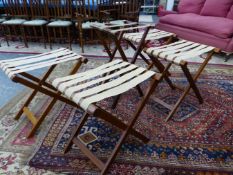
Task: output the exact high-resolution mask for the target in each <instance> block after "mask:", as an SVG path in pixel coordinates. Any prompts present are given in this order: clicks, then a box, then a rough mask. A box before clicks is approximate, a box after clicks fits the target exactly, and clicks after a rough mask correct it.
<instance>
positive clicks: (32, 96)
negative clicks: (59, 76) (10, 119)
mask: <svg viewBox="0 0 233 175" xmlns="http://www.w3.org/2000/svg"><path fill="white" fill-rule="evenodd" d="M55 67H56V66H51V67H50V68H49V70H48V71H47V72H46V73H45V75H44V76H43V78H42V79H41V80H40V81H39V83H38V86H41V85H42V84H43V83H44V82H45V81H46V79H47V78H48V77H49V75H50V74H51V73H52V71H53V70H54V68H55ZM37 92H38V90H37V89H35V90H34V91H33V92H32V93H31V95H30V96H29V98H28V99H27V100H26V102H25V103H24V105H23V107H22V108H21V109H20V111H19V112H18V113H17V115H16V116H15V120H18V119H19V118H20V117H21V115H22V114H23V109H24V108H25V107H27V106H28V105H29V104H30V102H31V101H32V100H33V98H34V97H35V95H36V94H37Z"/></svg>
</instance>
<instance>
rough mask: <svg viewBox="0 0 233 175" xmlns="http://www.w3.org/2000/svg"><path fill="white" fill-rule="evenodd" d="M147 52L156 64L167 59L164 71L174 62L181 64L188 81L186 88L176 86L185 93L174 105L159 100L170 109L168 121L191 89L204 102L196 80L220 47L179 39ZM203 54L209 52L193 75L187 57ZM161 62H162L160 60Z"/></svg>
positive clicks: (148, 49) (149, 49) (200, 101)
mask: <svg viewBox="0 0 233 175" xmlns="http://www.w3.org/2000/svg"><path fill="white" fill-rule="evenodd" d="M145 52H146V53H147V54H148V55H149V56H150V58H151V60H152V61H153V62H154V63H155V64H158V62H160V61H159V59H162V60H166V61H167V62H168V64H167V65H166V66H165V69H164V72H167V71H168V70H169V69H170V67H171V65H172V64H175V65H178V66H180V67H181V70H182V71H183V73H184V75H185V77H186V78H187V81H188V85H187V86H186V87H185V88H180V87H177V86H176V88H177V89H180V90H182V91H183V93H182V95H181V96H180V98H179V99H178V100H177V102H176V103H175V105H174V106H172V105H170V104H167V103H165V102H163V101H161V100H158V101H157V102H159V103H161V104H162V105H163V106H165V107H166V108H168V109H169V110H170V113H169V114H168V116H167V117H166V121H168V120H169V119H170V118H171V117H172V116H173V115H174V114H175V112H176V111H177V109H178V107H179V106H180V104H181V103H182V101H183V100H184V98H185V97H186V96H187V95H188V93H189V91H190V90H191V89H192V90H193V92H194V93H195V96H196V97H197V99H198V101H199V103H200V104H202V103H203V98H202V96H201V93H200V90H199V89H198V87H197V85H196V82H197V80H198V78H199V76H200V75H201V73H202V71H203V70H204V68H205V67H206V65H207V64H208V62H209V61H210V59H211V58H212V56H213V54H214V53H216V52H220V50H219V49H216V48H214V47H212V46H207V45H203V44H199V43H195V42H191V41H186V40H179V41H177V42H174V43H171V44H168V45H164V46H160V47H151V48H146V49H145ZM203 54H207V56H205V57H203V58H202V59H203V60H202V63H201V64H200V66H199V69H198V70H197V71H196V73H195V74H194V75H192V74H191V72H190V70H189V69H188V63H189V60H187V59H190V58H195V57H197V56H202V55H203ZM160 64H162V63H161V62H160ZM165 74H166V73H165Z"/></svg>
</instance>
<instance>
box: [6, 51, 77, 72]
mask: <svg viewBox="0 0 233 175" xmlns="http://www.w3.org/2000/svg"><path fill="white" fill-rule="evenodd" d="M69 54H72V55H77V54H75V53H73V52H72V51H70V50H63V51H58V52H56V53H53V54H47V55H44V56H37V57H34V58H33V59H32V58H30V59H23V60H19V61H14V62H10V63H8V62H6V63H5V65H4V66H3V69H4V68H8V67H16V66H22V65H29V64H30V63H37V62H42V61H47V60H50V59H54V58H56V59H60V58H61V59H62V56H64V55H69Z"/></svg>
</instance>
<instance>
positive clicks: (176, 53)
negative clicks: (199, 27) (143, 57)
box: [145, 40, 214, 64]
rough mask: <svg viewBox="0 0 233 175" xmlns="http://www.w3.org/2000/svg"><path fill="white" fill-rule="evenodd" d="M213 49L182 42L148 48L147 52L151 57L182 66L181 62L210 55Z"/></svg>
mask: <svg viewBox="0 0 233 175" xmlns="http://www.w3.org/2000/svg"><path fill="white" fill-rule="evenodd" d="M213 49H214V47H212V46H207V45H204V44H199V43H194V42H191V41H186V40H181V41H178V42H175V43H172V44H168V45H165V46H161V47H153V48H148V49H145V52H146V53H147V54H149V55H152V56H155V57H159V58H162V59H165V60H167V61H171V62H173V63H176V64H180V63H181V61H185V60H186V59H188V58H194V57H196V56H200V55H202V54H205V53H208V52H210V51H211V50H213Z"/></svg>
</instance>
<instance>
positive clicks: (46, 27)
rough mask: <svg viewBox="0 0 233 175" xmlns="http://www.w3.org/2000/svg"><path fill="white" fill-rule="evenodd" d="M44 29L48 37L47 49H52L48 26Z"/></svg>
mask: <svg viewBox="0 0 233 175" xmlns="http://www.w3.org/2000/svg"><path fill="white" fill-rule="evenodd" d="M46 28H47V35H48V41H49V47H50V49H52V44H51V37H50V30H49V27H48V26H46Z"/></svg>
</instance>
